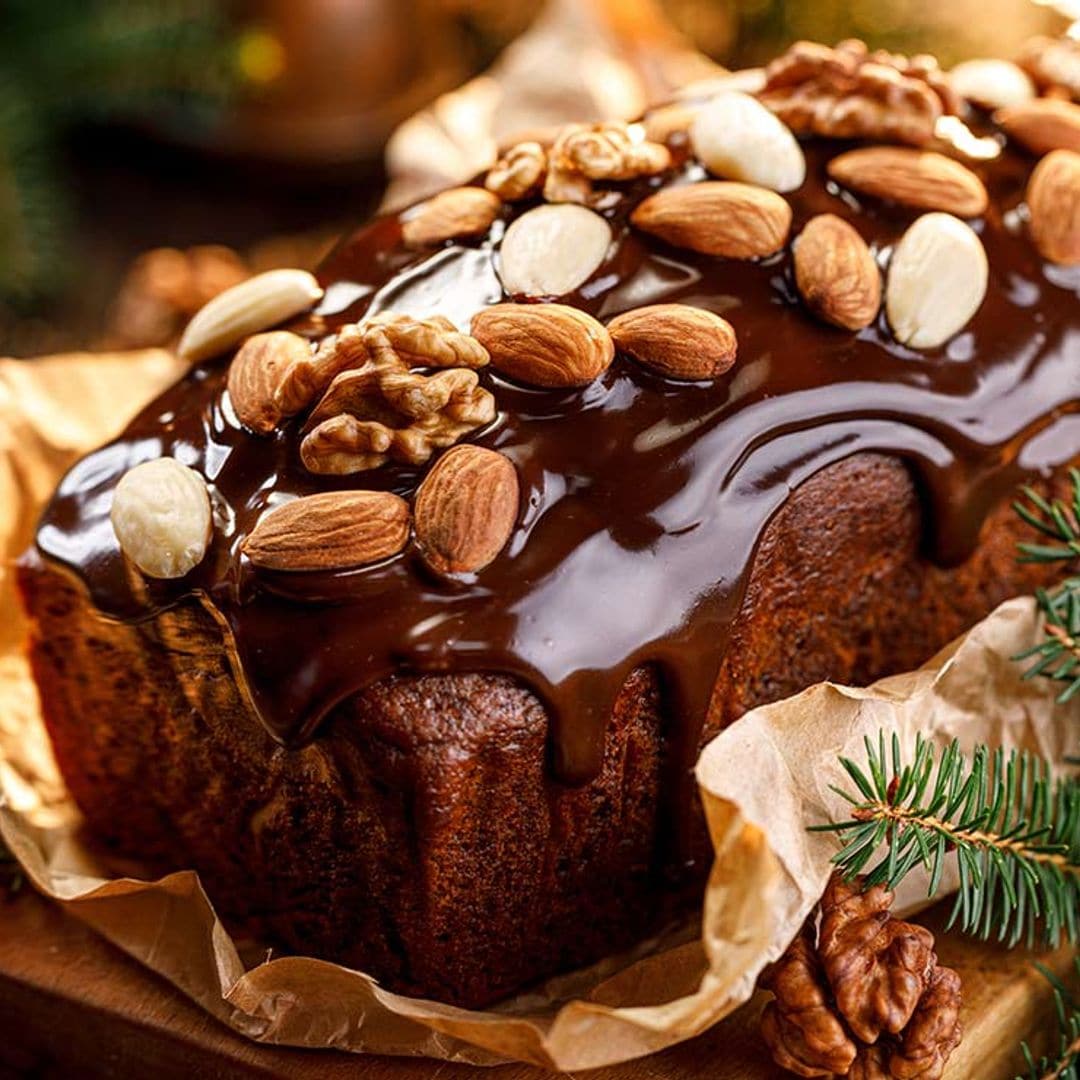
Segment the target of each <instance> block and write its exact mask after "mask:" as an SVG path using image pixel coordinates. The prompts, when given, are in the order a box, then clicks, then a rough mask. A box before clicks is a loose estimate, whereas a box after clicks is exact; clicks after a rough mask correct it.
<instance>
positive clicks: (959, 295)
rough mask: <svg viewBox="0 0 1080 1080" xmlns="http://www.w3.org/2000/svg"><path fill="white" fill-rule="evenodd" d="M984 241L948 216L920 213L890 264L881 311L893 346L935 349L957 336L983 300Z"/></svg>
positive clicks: (894, 253)
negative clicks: (892, 338) (890, 331)
mask: <svg viewBox="0 0 1080 1080" xmlns="http://www.w3.org/2000/svg"><path fill="white" fill-rule="evenodd" d="M988 276H989V268H988V266H987V261H986V251H985V250H984V249H983V246H982V241H981V240H980V239H979V237H978V235H977V234H976V233H975V230H974V229H972V228H971V226H970V225H968V224H966V223H965V222H963V221H961V220H960V219H959V218H955V217H953V216H952V215H951V214H941V213H934V214H923V216H922V217H921V218H919V219H918V220H917V221H916V222H915V223H914V224H913V225H912V226H911V228H909V229H908V230H907V232H906V233H904V235H903V236H902V237H901V238H900V241H899V243H897V245H896V247H895V249H894V250H893V255H892V261H891V262H890V264H889V277H888V281H887V283H886V288H885V311H886V313H887V315H888V317H889V325H890V326H891V327H892V330H893V333H894V334H895V335H896V339H897V341H900V342H903V344H905V345H910V346H911V347H912V348H913V349H934V348H937V347H938V346H939V345H943V344H944V343H945V342H946V341H948V340H949V338H951V337H952V336H953V335H954V334H957V333H959V331H961V330H962V329H963V328H964V327H965V326H966V325H967V322H968V320H969V319H970V318H971V317H972V315H974V314H975V312H976V311H978V310H979V307H980V305H981V304H982V302H983V298H984V297H985V296H986V285H987V279H988Z"/></svg>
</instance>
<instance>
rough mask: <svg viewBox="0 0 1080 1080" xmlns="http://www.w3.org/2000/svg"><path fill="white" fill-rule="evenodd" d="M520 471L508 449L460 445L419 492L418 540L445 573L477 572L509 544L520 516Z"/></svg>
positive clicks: (425, 555) (423, 551)
mask: <svg viewBox="0 0 1080 1080" xmlns="http://www.w3.org/2000/svg"><path fill="white" fill-rule="evenodd" d="M519 499H520V495H519V492H518V478H517V471H516V470H515V469H514V466H513V463H512V462H511V461H510V459H509V458H507V457H505V456H504V455H503V454H500V453H497V452H496V451H494V450H486V449H484V447H482V446H471V445H466V446H455V447H454V449H453V450H450V451H448V452H447V453H446V454H444V455H443V456H442V457H441V458H440V459H439V460H438V462H436V464H435V467H434V468H433V469H432V470H431V472H429V473H428V474H427V476H426V477H425V478H424V481H423V483H422V484H421V485H420V487H419V489H418V490H417V492H416V503H415V509H414V518H415V522H416V543H417V546H418V547H419V549H420V554H421V556H422V557H423V559H424V562H426V563H427V564H428V566H430V567H431V568H432V569H433V570H435V571H436V572H437V573H440V574H475V573H476V572H477V571H479V570H482V569H483V568H484V567H485V566H487V565H488V564H489V563H490V562H492V561H493V560H494V558H495V556H496V555H498V554H499V552H500V551H502V549H503V548H504V547H505V546H506V541H507V540H508V539H509V538H510V533H511V532H512V531H513V529H514V522H515V521H516V520H517V514H518V502H519Z"/></svg>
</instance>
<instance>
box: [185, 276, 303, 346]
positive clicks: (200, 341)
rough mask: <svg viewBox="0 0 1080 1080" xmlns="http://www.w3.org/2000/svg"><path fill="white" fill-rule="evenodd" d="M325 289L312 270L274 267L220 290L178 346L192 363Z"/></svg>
mask: <svg viewBox="0 0 1080 1080" xmlns="http://www.w3.org/2000/svg"><path fill="white" fill-rule="evenodd" d="M322 294H323V291H322V287H321V286H320V285H319V283H318V282H317V281H316V280H315V278H314V277H313V276H312V275H311V274H309V273H308V272H307V271H306V270H268V271H267V272H266V273H265V274H256V275H255V277H251V278H248V279H247V281H242V282H240V284H239V285H234V286H233V287H232V288H231V289H226V290H225V291H224V292H223V293H219V294H218V295H217V296H215V297H214V299H213V300H211V301H210V302H209V303H208V304H207V305H206V306H205V307H203V308H201V309H200V310H199V312H198V313H197V314H196V315H195V317H194V318H193V319H192V320H191V322H189V323H188V325H187V329H186V330H185V331H184V335H183V337H181V338H180V344H179V345H178V346H177V352H178V353H179V355H180V357H181V359H183V360H188V361H190V362H191V363H197V362H198V361H200V360H206V359H208V358H209V357H211V356H217V355H218V354H219V353H223V352H225V350H226V349H229V348H231V347H232V346H233V345H236V344H237V343H239V342H241V341H243V340H244V338H246V337H248V335H250V334H257V333H259V331H261V330H269V329H270V327H272V326H277V325H278V324H279V323H283V322H285V320H286V319H291V318H292V317H293V316H294V315H299V314H300V313H301V312H302V311H307V310H308V308H310V307H311V306H312V304H314V303H315V302H316V301H317V300H318V299H319V298H320V297H321V296H322Z"/></svg>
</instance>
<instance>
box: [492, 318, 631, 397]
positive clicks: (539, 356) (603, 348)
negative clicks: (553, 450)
mask: <svg viewBox="0 0 1080 1080" xmlns="http://www.w3.org/2000/svg"><path fill="white" fill-rule="evenodd" d="M472 333H473V336H474V337H475V338H476V339H477V340H478V341H479V342H480V343H481V344H482V345H483V346H484V347H485V348H486V349H487V350H488V352H489V353H490V354H491V364H492V366H493V367H494V368H496V369H497V370H498V371H499V372H501V373H502V374H503V375H508V376H510V378H512V379H516V380H517V381H518V382H523V383H526V384H528V385H530V386H547V387H569V386H585V385H587V384H588V383H591V382H592V381H593V380H594V379H596V378H598V377H599V376H600V375H602V374H603V373H604V372H605V371H607V369H608V368H609V367H610V366H611V361H612V359H614V356H615V346H614V344H613V343H612V341H611V336H610V335H609V334H608V332H607V330H605V329H604V327H603V326H601V325H600V323H598V322H597V321H596V320H595V319H594V318H593V317H592V316H591V315H588V314H586V313H585V312H584V311H579V310H578V309H577V308H572V307H567V306H565V305H564V304H496V305H495V306H494V307H489V308H485V309H484V310H483V311H480V312H477V314H476V315H474V316H473V321H472Z"/></svg>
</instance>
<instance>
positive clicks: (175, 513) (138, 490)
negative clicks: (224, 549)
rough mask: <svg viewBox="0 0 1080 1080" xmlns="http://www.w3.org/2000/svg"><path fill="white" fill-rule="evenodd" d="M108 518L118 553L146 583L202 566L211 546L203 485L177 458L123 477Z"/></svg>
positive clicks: (146, 465) (147, 463) (207, 498)
mask: <svg viewBox="0 0 1080 1080" xmlns="http://www.w3.org/2000/svg"><path fill="white" fill-rule="evenodd" d="M109 517H110V519H111V521H112V527H113V531H114V532H115V533H116V539H117V540H118V541H119V542H120V550H121V551H123V553H124V554H125V555H126V556H127V557H128V558H129V559H130V560H131V561H132V562H133V563H134V564H135V565H136V566H137V567H138V568H139V569H140V570H141V571H142V572H143V573H144V574H146V575H148V576H149V577H153V578H178V577H183V576H184V575H185V574H186V573H188V572H189V571H190V570H192V569H194V568H195V567H196V566H198V564H199V563H200V562H202V560H203V556H204V555H205V554H206V548H207V546H208V545H209V543H210V535H211V531H212V518H211V512H210V495H209V493H208V491H207V488H206V481H205V480H204V479H203V478H202V476H200V475H199V473H197V472H195V470H194V469H189V468H188V467H187V466H186V465H181V464H180V462H179V461H177V460H175V458H168V457H164V458H157V459H156V460H154V461H145V462H143V464H141V465H136V466H135V467H134V468H133V469H129V470H128V471H127V472H126V473H124V475H123V476H122V477H121V478H120V482H119V483H118V484H117V485H116V491H115V492H114V493H113V501H112V508H111V510H110V511H109Z"/></svg>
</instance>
